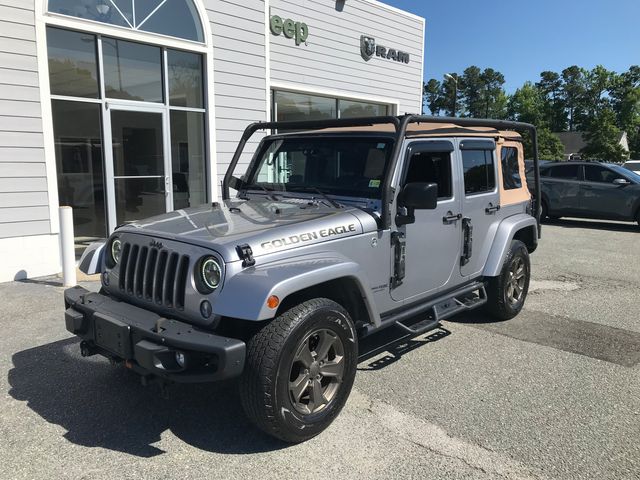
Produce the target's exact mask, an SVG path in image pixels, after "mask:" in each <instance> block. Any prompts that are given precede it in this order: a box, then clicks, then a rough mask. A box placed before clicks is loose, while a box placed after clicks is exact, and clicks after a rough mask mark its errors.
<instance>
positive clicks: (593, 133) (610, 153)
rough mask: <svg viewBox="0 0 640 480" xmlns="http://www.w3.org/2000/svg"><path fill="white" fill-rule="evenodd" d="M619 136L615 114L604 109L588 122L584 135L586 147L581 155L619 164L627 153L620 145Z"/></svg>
mask: <svg viewBox="0 0 640 480" xmlns="http://www.w3.org/2000/svg"><path fill="white" fill-rule="evenodd" d="M621 135H622V131H621V130H620V129H619V128H618V127H617V126H616V114H615V112H614V111H613V109H611V108H605V109H603V110H602V111H601V112H599V113H598V115H597V116H596V117H594V118H593V119H591V121H590V122H589V127H588V129H587V130H586V131H585V134H584V139H585V141H586V142H587V146H586V147H585V148H583V149H582V151H581V153H582V154H583V155H584V157H585V158H588V159H595V160H605V161H607V162H621V161H623V160H625V159H627V158H628V152H627V151H626V150H625V149H624V148H623V147H622V145H620V137H621Z"/></svg>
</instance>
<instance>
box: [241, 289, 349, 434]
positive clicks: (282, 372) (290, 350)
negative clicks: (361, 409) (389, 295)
mask: <svg viewBox="0 0 640 480" xmlns="http://www.w3.org/2000/svg"><path fill="white" fill-rule="evenodd" d="M357 359H358V344H357V338H356V332H355V329H354V327H353V322H352V321H351V318H350V317H349V314H348V313H347V311H346V310H345V309H344V308H343V307H342V306H341V305H339V304H337V303H336V302H334V301H332V300H328V299H326V298H317V299H313V300H309V301H306V302H303V303H301V304H300V305H298V306H296V307H294V308H292V309H291V310H288V311H286V312H284V313H283V314H282V315H280V316H278V317H277V318H275V319H274V320H272V321H271V322H270V323H269V324H268V325H267V326H266V327H264V328H263V329H262V330H261V331H260V332H258V333H257V334H256V335H254V336H253V338H251V340H250V341H249V342H248V344H247V361H246V364H245V371H244V373H243V375H242V377H241V379H240V395H241V402H242V406H243V408H244V411H245V413H246V415H247V417H248V418H249V419H250V420H251V421H252V422H253V423H254V424H255V425H256V426H258V427H259V428H260V429H261V430H263V431H264V432H266V433H268V434H269V435H272V436H274V437H276V438H279V439H280V440H283V441H285V442H290V443H298V442H303V441H305V440H308V439H310V438H312V437H314V436H316V435H318V434H319V433H320V432H322V431H323V430H324V429H325V428H327V427H328V426H329V425H330V424H331V422H332V421H333V420H334V419H335V418H336V416H337V415H338V414H339V413H340V411H341V410H342V407H343V406H344V404H345V403H346V401H347V398H348V397H349V393H350V392H351V387H352V386H353V381H354V378H355V374H356V367H357Z"/></svg>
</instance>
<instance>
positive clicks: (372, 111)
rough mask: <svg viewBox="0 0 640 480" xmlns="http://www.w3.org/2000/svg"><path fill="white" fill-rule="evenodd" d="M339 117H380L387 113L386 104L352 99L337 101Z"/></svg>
mask: <svg viewBox="0 0 640 480" xmlns="http://www.w3.org/2000/svg"><path fill="white" fill-rule="evenodd" d="M339 109H340V118H356V117H380V116H384V115H387V109H388V107H387V105H382V104H379V103H367V102H356V101H353V100H340V101H339Z"/></svg>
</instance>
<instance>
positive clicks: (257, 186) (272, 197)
mask: <svg viewBox="0 0 640 480" xmlns="http://www.w3.org/2000/svg"><path fill="white" fill-rule="evenodd" d="M252 188H259V189H261V190H263V191H264V193H266V194H267V197H269V198H270V199H271V200H273V201H274V202H277V201H278V200H279V199H278V197H276V195H275V194H274V193H273V190H269V189H268V188H267V187H265V186H264V185H259V184H257V183H253V184H251V185H245V186H244V193H245V197H246V193H247V190H249V189H252Z"/></svg>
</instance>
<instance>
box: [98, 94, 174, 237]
mask: <svg viewBox="0 0 640 480" xmlns="http://www.w3.org/2000/svg"><path fill="white" fill-rule="evenodd" d="M106 117H107V122H108V124H107V125H106V129H105V130H106V131H105V134H106V135H105V136H106V137H107V138H106V142H105V143H106V145H107V148H106V149H105V150H106V154H107V155H106V156H107V165H106V167H107V169H106V170H107V177H108V181H107V184H108V189H109V190H110V192H109V195H108V198H109V201H108V204H109V208H108V211H109V227H110V228H109V229H110V230H111V231H113V229H115V227H116V226H118V225H122V224H123V223H129V222H133V221H136V220H141V219H144V218H147V217H151V216H154V215H159V214H162V213H165V212H167V211H170V210H173V196H172V189H171V188H168V186H169V185H171V168H170V161H169V158H168V157H169V155H168V153H167V152H168V151H169V147H168V146H167V141H168V135H167V132H168V120H167V114H166V111H165V110H163V109H162V108H154V107H137V106H135V107H134V106H124V105H114V104H112V103H111V102H109V103H108V106H107V115H106ZM109 145H110V146H111V148H109V147H108V146H109Z"/></svg>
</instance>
